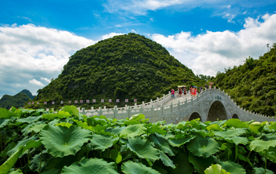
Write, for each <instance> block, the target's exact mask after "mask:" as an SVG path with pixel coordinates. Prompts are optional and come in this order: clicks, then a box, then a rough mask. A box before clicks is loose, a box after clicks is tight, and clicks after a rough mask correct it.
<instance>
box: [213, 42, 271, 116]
mask: <svg viewBox="0 0 276 174" xmlns="http://www.w3.org/2000/svg"><path fill="white" fill-rule="evenodd" d="M275 79H276V44H274V45H273V48H271V50H270V51H269V52H267V53H265V54H264V55H263V56H260V58H259V59H258V60H255V59H253V58H252V57H248V58H246V61H245V63H244V64H243V65H240V66H238V67H236V66H235V67H234V68H233V69H231V68H228V69H226V70H225V73H221V72H218V73H217V75H216V77H215V78H214V79H212V80H214V82H215V85H216V86H218V87H220V88H221V89H224V90H225V91H226V92H227V93H229V95H230V96H231V97H232V98H233V99H234V101H235V102H237V104H238V105H240V106H241V107H243V108H246V109H248V110H251V111H253V112H257V113H261V114H265V115H269V116H275V115H276V80H275Z"/></svg>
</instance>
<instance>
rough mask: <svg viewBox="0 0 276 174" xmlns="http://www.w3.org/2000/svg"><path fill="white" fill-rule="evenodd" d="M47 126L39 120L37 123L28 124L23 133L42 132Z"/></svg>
mask: <svg viewBox="0 0 276 174" xmlns="http://www.w3.org/2000/svg"><path fill="white" fill-rule="evenodd" d="M45 126H46V124H45V123H42V122H37V123H32V124H29V125H28V126H26V127H25V128H24V129H23V130H22V132H23V135H27V134H29V133H31V132H32V131H34V132H35V133H38V132H40V131H41V130H42V129H43V128H44V127H45Z"/></svg>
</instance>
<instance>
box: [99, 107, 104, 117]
mask: <svg viewBox="0 0 276 174" xmlns="http://www.w3.org/2000/svg"><path fill="white" fill-rule="evenodd" d="M98 114H99V116H101V115H103V111H102V107H99V112H98Z"/></svg>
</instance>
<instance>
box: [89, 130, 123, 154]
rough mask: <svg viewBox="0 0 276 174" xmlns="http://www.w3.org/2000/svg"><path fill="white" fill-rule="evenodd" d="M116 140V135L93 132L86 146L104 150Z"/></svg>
mask: <svg viewBox="0 0 276 174" xmlns="http://www.w3.org/2000/svg"><path fill="white" fill-rule="evenodd" d="M118 140H119V138H118V137H116V138H113V137H112V136H107V135H100V134H99V135H97V134H93V138H92V140H90V141H91V142H90V143H89V144H88V146H89V147H90V148H92V149H96V150H102V151H105V150H106V149H108V148H110V147H112V146H113V144H115V143H116V142H117V141H118Z"/></svg>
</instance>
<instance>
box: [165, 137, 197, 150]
mask: <svg viewBox="0 0 276 174" xmlns="http://www.w3.org/2000/svg"><path fill="white" fill-rule="evenodd" d="M194 138H195V136H191V137H185V138H182V139H172V140H169V143H170V145H171V146H173V147H180V146H182V145H183V144H186V143H188V142H190V141H191V140H192V139H194Z"/></svg>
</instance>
